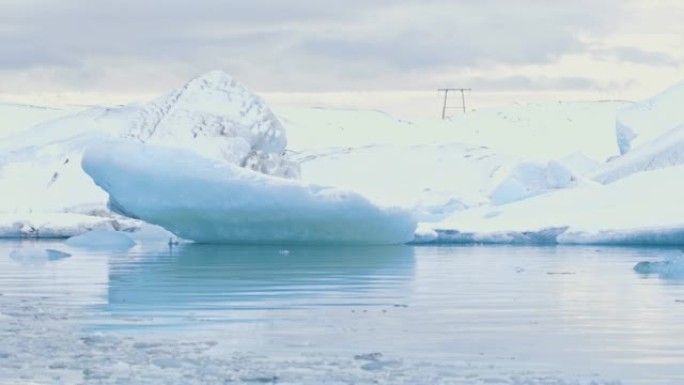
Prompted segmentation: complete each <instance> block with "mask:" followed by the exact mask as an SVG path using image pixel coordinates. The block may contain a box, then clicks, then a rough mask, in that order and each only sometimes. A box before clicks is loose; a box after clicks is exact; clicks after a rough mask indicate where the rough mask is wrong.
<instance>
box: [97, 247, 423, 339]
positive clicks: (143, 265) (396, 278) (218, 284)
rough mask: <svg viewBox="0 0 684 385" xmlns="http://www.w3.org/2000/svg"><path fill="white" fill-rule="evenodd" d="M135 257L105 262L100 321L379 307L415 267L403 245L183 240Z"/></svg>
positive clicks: (247, 317)
mask: <svg viewBox="0 0 684 385" xmlns="http://www.w3.org/2000/svg"><path fill="white" fill-rule="evenodd" d="M140 257H141V258H137V259H130V255H129V257H127V258H124V257H122V258H118V259H111V261H110V269H109V290H108V301H107V304H106V305H104V306H105V307H106V309H103V310H105V311H106V313H107V314H109V316H108V317H107V319H106V321H104V322H107V323H110V322H113V323H114V324H116V325H118V326H119V327H120V326H124V325H126V326H127V327H130V326H142V325H157V326H158V325H180V324H192V323H195V322H196V321H198V320H199V321H216V322H222V321H227V320H230V321H243V322H245V321H248V322H251V321H260V320H264V319H273V317H276V318H278V317H280V316H283V315H284V316H290V315H292V314H293V313H292V312H293V311H297V310H305V309H312V308H322V307H330V306H373V305H387V304H391V303H392V299H393V298H394V299H396V298H400V297H402V296H403V295H405V291H404V290H405V289H406V288H407V287H408V286H407V283H408V282H410V281H411V280H412V277H413V272H414V265H415V263H414V251H413V248H412V247H409V246H377V247H338V248H331V247H288V248H287V249H283V248H279V247H270V246H269V247H254V246H226V245H199V244H188V245H181V246H178V247H175V248H173V249H170V250H169V251H168V252H167V253H164V254H159V253H157V254H152V255H150V254H147V255H141V256H140ZM402 288H403V289H404V290H402ZM274 312H285V313H283V314H281V313H278V315H276V314H275V313H274ZM98 323H100V322H98Z"/></svg>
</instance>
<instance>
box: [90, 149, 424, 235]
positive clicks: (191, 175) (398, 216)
mask: <svg viewBox="0 0 684 385" xmlns="http://www.w3.org/2000/svg"><path fill="white" fill-rule="evenodd" d="M82 165H83V169H84V170H85V171H86V173H88V175H90V176H91V177H92V178H93V180H94V181H95V183H96V184H98V185H99V186H100V187H102V188H103V189H104V190H105V191H107V192H108V193H109V196H110V199H111V200H115V201H116V202H117V204H118V206H119V207H121V208H123V209H124V211H125V212H127V213H129V214H130V215H134V216H135V217H138V218H141V219H143V220H144V221H146V222H148V223H152V224H156V225H160V226H162V227H164V228H166V229H167V230H169V231H171V232H172V233H174V234H176V235H177V236H179V237H181V238H184V239H189V240H193V241H197V242H204V243H314V244H315V243H335V244H399V243H405V242H408V241H410V240H411V239H412V238H413V231H414V229H415V227H416V222H415V220H414V219H413V217H412V216H411V215H410V214H409V213H408V212H406V211H404V210H401V209H397V208H382V207H378V206H376V205H374V204H372V203H370V201H368V199H366V198H365V197H363V196H361V195H359V194H356V193H353V192H349V191H343V190H338V189H334V188H328V187H323V186H318V185H312V184H304V183H300V182H296V181H292V180H287V179H282V178H276V177H271V176H267V175H264V174H260V173H256V172H252V171H249V170H246V169H243V168H240V167H237V166H234V165H231V164H227V163H223V162H218V161H214V160H211V159H207V158H204V157H201V156H199V155H197V154H195V153H192V152H190V151H186V150H180V149H172V148H164V147H158V146H152V145H143V144H137V143H131V142H112V143H108V144H106V145H97V146H93V147H91V148H89V149H88V150H86V153H85V155H84V158H83V163H82Z"/></svg>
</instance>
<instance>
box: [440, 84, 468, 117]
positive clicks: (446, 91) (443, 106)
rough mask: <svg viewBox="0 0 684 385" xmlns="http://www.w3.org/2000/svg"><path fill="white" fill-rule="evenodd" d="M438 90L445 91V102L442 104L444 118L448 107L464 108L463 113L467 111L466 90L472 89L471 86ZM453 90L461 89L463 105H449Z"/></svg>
mask: <svg viewBox="0 0 684 385" xmlns="http://www.w3.org/2000/svg"><path fill="white" fill-rule="evenodd" d="M437 91H439V92H444V104H443V105H442V119H446V110H447V108H462V109H463V113H464V114H465V113H466V100H465V92H466V91H468V92H470V91H472V90H471V89H470V88H440V89H438V90H437ZM452 91H460V92H461V105H460V106H452V107H447V100H448V99H449V92H452Z"/></svg>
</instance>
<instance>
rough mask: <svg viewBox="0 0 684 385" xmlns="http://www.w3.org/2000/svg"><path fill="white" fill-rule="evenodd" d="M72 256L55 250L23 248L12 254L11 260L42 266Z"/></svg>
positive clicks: (13, 251)
mask: <svg viewBox="0 0 684 385" xmlns="http://www.w3.org/2000/svg"><path fill="white" fill-rule="evenodd" d="M70 256H71V254H69V253H65V252H63V251H59V250H54V249H42V248H38V247H23V248H21V249H15V250H12V251H11V252H10V258H12V259H13V260H14V261H16V262H19V263H21V264H29V265H32V264H40V263H44V262H47V261H56V260H59V259H62V258H67V257H70Z"/></svg>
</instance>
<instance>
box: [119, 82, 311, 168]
mask: <svg viewBox="0 0 684 385" xmlns="http://www.w3.org/2000/svg"><path fill="white" fill-rule="evenodd" d="M123 137H124V138H129V139H134V140H137V141H140V142H143V143H151V144H159V145H165V146H174V147H181V148H189V149H191V150H193V151H195V152H197V153H198V154H202V155H203V156H205V157H210V158H215V159H220V160H224V161H227V162H229V163H232V164H238V165H241V166H243V167H244V166H247V167H249V168H251V169H252V170H255V171H259V172H263V173H267V174H271V175H278V176H285V177H296V176H297V175H298V170H297V168H296V166H295V165H294V164H292V163H289V162H287V161H286V160H285V159H284V158H282V156H281V155H282V154H283V153H284V151H285V147H286V146H287V139H286V135H285V129H284V128H283V126H282V125H281V124H280V122H279V121H278V119H277V118H276V116H275V115H274V114H273V112H271V110H270V109H269V107H268V106H267V105H266V103H265V102H264V101H263V100H262V99H261V98H259V97H258V96H256V95H254V94H253V93H251V92H250V91H249V90H248V89H247V88H245V87H244V86H243V85H242V84H240V83H238V82H237V81H235V79H233V78H232V77H231V76H230V75H228V74H226V73H224V72H221V71H213V72H209V73H207V74H204V75H202V76H200V77H198V78H195V79H193V80H191V81H190V82H188V83H187V84H185V85H184V86H183V87H181V88H179V89H177V90H174V91H172V92H171V93H169V94H167V95H164V96H162V97H160V98H158V99H156V100H154V101H152V102H150V103H148V104H146V105H145V106H144V107H143V108H142V109H141V111H140V114H139V116H138V117H137V118H136V119H133V120H132V121H131V122H130V124H129V127H128V128H127V129H126V130H125V132H124V134H123Z"/></svg>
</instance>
